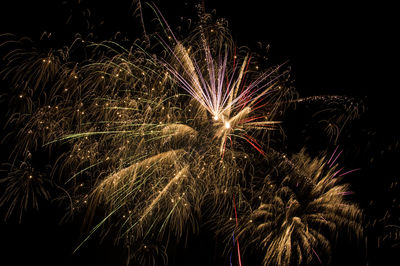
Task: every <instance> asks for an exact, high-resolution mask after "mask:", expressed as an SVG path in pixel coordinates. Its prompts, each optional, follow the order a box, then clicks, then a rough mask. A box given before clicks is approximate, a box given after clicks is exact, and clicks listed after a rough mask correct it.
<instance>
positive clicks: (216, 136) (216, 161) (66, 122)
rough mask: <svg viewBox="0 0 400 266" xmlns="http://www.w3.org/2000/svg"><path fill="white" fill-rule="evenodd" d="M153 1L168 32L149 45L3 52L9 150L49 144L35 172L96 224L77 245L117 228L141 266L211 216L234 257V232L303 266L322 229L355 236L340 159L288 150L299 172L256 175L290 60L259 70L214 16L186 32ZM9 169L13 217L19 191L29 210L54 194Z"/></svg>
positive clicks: (323, 245) (286, 94) (276, 123)
mask: <svg viewBox="0 0 400 266" xmlns="http://www.w3.org/2000/svg"><path fill="white" fill-rule="evenodd" d="M153 9H154V10H155V11H156V14H157V16H158V17H159V18H160V19H159V21H160V25H162V26H163V31H164V32H165V36H162V35H159V34H154V35H146V40H147V41H148V42H150V41H152V42H153V41H155V42H156V43H157V45H155V47H151V48H146V49H145V48H143V47H142V46H140V45H139V44H138V43H134V44H133V45H132V47H130V48H129V49H126V48H124V47H123V46H121V45H119V44H118V43H116V42H113V41H104V42H101V43H94V42H91V41H88V40H84V39H82V38H78V39H75V40H74V41H73V42H72V44H71V45H70V46H68V47H64V48H62V49H52V50H48V51H43V50H40V49H32V48H29V45H28V48H24V49H22V48H18V49H14V50H13V51H11V52H10V53H8V54H7V55H6V57H5V58H6V60H7V62H8V63H7V65H6V67H5V68H4V69H3V71H2V74H3V76H4V77H5V78H8V79H10V80H11V82H12V84H14V86H13V87H14V91H12V93H11V94H12V95H13V96H14V97H13V99H12V101H14V102H15V103H16V104H15V106H16V110H13V111H12V112H11V114H10V117H9V121H8V123H9V128H10V129H11V128H12V129H16V130H15V131H13V132H12V133H11V134H10V135H9V136H8V138H9V139H10V141H11V140H13V141H14V142H15V143H16V145H15V149H14V150H13V151H12V152H11V158H12V159H13V160H14V162H21V165H25V164H26V163H27V159H26V158H25V157H23V156H22V155H23V154H28V153H29V154H31V153H32V154H34V155H35V154H39V155H40V152H44V151H47V152H51V158H53V159H52V160H51V161H52V163H53V166H52V170H51V173H48V175H47V178H46V177H44V176H41V180H46V182H49V183H51V184H52V185H55V186H57V187H60V189H62V191H67V192H68V193H67V194H68V196H67V197H66V198H67V199H68V200H66V202H67V203H68V204H67V205H68V212H69V213H70V214H73V213H74V212H82V211H83V212H86V214H87V215H86V222H87V223H90V222H91V221H93V222H92V227H91V228H92V229H91V230H90V232H89V233H88V234H87V237H86V238H84V239H83V241H81V242H80V244H79V245H78V247H77V249H78V248H79V247H80V246H81V245H83V244H85V242H86V240H88V239H89V238H90V237H91V236H92V234H94V233H97V232H98V231H100V230H102V229H104V228H106V229H104V231H105V232H108V231H110V228H113V229H116V231H118V233H117V237H116V238H117V240H120V241H125V243H126V244H127V245H129V247H130V250H131V253H132V254H137V253H140V254H142V255H143V256H132V257H135V258H136V259H137V260H138V263H141V264H143V263H150V264H151V263H153V264H154V263H156V262H155V261H156V260H154V259H153V258H151V254H153V255H154V254H156V253H157V254H160V257H161V258H160V260H161V261H163V262H164V263H166V261H167V259H166V255H165V247H164V246H166V245H167V243H168V240H169V239H170V238H171V237H173V238H174V239H178V240H179V239H185V238H187V237H188V236H190V235H191V234H193V233H196V232H197V231H198V227H199V223H200V221H201V220H202V219H203V220H204V219H205V217H208V216H210V223H213V221H215V222H214V224H213V225H211V226H210V228H217V227H219V226H221V225H222V227H224V228H229V231H230V232H228V233H226V234H225V235H226V236H227V237H230V236H231V234H232V231H236V234H234V235H236V236H237V237H235V236H234V239H235V240H236V241H234V243H235V246H236V247H237V256H238V260H239V264H240V263H241V262H240V261H241V255H240V246H239V245H240V244H239V240H240V241H242V240H243V243H244V244H245V245H244V247H246V246H248V245H251V244H256V245H258V246H260V247H261V248H262V249H263V250H265V254H266V255H265V260H264V263H265V264H269V263H278V264H287V263H289V262H291V261H293V258H295V257H296V258H298V260H299V262H301V261H302V260H304V261H306V262H309V261H310V260H311V257H312V256H309V254H311V250H312V251H313V252H315V250H314V247H315V248H316V249H317V250H321V249H322V250H325V251H329V249H330V244H329V241H328V239H327V237H326V236H325V235H323V234H322V233H321V232H320V231H319V230H320V227H321V228H322V227H324V226H325V227H326V228H328V229H329V230H331V231H334V230H336V227H341V226H348V227H349V228H350V229H354V230H355V231H357V232H359V231H360V230H361V229H360V228H359V225H358V222H359V217H360V211H359V210H358V209H357V207H356V206H355V205H351V204H349V203H346V202H345V201H344V200H343V193H344V192H345V191H346V190H347V187H346V186H345V185H338V184H337V182H338V180H339V179H338V178H336V177H334V176H333V175H334V174H333V173H334V172H335V171H336V170H335V167H332V168H330V169H329V170H327V171H326V173H324V174H322V173H321V172H323V171H322V170H321V168H322V167H323V165H324V163H323V162H322V160H310V159H304V157H305V155H304V154H301V155H299V157H296V158H294V159H293V160H292V161H291V162H288V160H287V159H286V158H285V159H282V160H281V163H282V164H284V165H286V166H287V165H295V168H296V169H292V172H290V173H288V175H287V177H286V178H284V179H282V180H280V181H279V182H278V183H277V184H276V185H274V186H272V187H271V188H269V189H268V190H263V189H260V188H259V187H258V186H255V183H252V182H253V181H254V180H255V179H254V175H253V174H251V173H250V171H248V170H249V169H251V168H253V167H254V166H255V165H256V163H255V161H258V160H261V161H264V160H267V159H268V158H275V159H276V158H280V157H279V156H277V155H276V154H277V152H268V151H270V150H271V149H270V148H269V141H268V140H269V138H270V137H271V134H272V133H273V132H274V131H276V130H277V129H280V123H281V122H280V121H281V119H282V117H283V116H282V111H284V110H285V108H287V106H288V104H289V103H291V102H293V101H292V96H293V90H292V88H291V87H290V86H289V83H288V72H287V70H286V68H285V65H284V64H283V65H280V66H276V67H271V68H269V69H266V70H264V71H260V70H259V67H258V63H257V58H256V57H255V56H254V55H253V54H252V53H251V52H250V51H248V50H247V49H238V48H237V47H236V45H235V44H234V42H233V41H232V39H231V37H230V35H229V32H228V31H227V29H226V28H225V26H224V24H223V23H221V22H220V21H217V22H213V21H212V20H211V18H210V17H207V18H206V19H202V20H201V22H200V23H199V25H198V27H196V28H195V29H194V30H193V32H192V34H191V35H190V36H189V37H187V38H182V39H180V38H179V37H176V36H175V35H174V33H173V31H172V30H171V29H170V28H169V26H168V25H167V24H166V22H165V20H164V18H163V17H162V15H161V13H160V12H159V11H158V10H157V9H156V8H153ZM8 38H9V37H8ZM25 41H26V40H16V41H14V45H19V46H22V47H23V46H25ZM8 43H10V41H9V42H8ZM160 50H161V51H162V52H159V51H160ZM21 51H24V52H21ZM156 52H158V53H156ZM76 54H78V55H80V56H77V55H76ZM82 55H84V56H83V58H81V57H82ZM76 58H80V60H77V59H76ZM13 138H14V139H13ZM278 154H279V153H278ZM11 169H12V170H11V171H10V174H9V177H8V178H7V179H5V180H4V181H5V182H7V188H6V194H5V196H4V197H3V198H2V199H1V203H2V204H5V203H6V202H8V201H11V202H12V205H11V206H12V207H10V211H9V213H11V212H12V211H13V209H14V206H15V205H16V203H15V202H16V201H15V200H14V199H16V200H17V201H18V200H21V201H23V202H25V203H24V205H22V207H23V208H25V207H26V206H27V204H26V202H27V201H29V199H28V197H27V196H22V195H23V193H25V194H26V195H28V194H29V193H35V191H38V192H39V195H37V196H44V197H45V198H48V197H49V195H48V194H47V193H46V192H45V190H42V188H43V187H42V186H41V184H42V183H43V182H44V181H41V182H39V183H37V184H38V185H39V187H40V188H39V189H36V188H35V189H33V188H32V187H31V184H32V181H31V180H30V179H31V176H33V175H32V174H28V175H27V174H25V173H20V172H18V171H16V170H15V164H14V165H13V166H12V167H11ZM336 173H337V172H336ZM280 175H281V174H280ZM27 176H28V177H27ZM34 176H35V178H36V176H39V175H38V174H35V175H34ZM21 180H22V181H21ZM35 180H36V179H35ZM21 182H22V184H24V185H22V186H21V185H16V184H21ZM268 182H269V181H268V180H264V181H263V182H262V184H263V185H262V186H261V188H262V187H265V184H266V183H268ZM296 182H297V185H293V184H294V183H296ZM61 187H62V188H61ZM27 193H28V194H27ZM32 195H35V194H32ZM261 196H262V197H263V198H264V199H265V201H263V202H262V203H261V204H260V205H259V206H258V207H256V208H255V209H254V211H251V212H249V213H246V212H245V210H251V209H253V207H254V206H255V205H254V204H255V202H256V201H257V199H258V198H259V197H261ZM236 199H238V201H237V202H236ZM33 200H34V199H33ZM308 201H309V202H308ZM35 202H36V201H35V200H34V206H36V203H35ZM304 202H306V203H304ZM239 203H240V204H239ZM304 204H305V205H304ZM99 213H101V215H102V216H101V217H100V216H99ZM232 213H235V219H234V221H235V225H234V228H232V227H230V226H231V223H230V222H229V221H232V219H228V217H231V216H232ZM238 214H239V216H238ZM246 215H249V216H250V220H244V217H246ZM213 217H219V218H221V219H222V220H219V221H216V220H215V219H213ZM211 218H212V219H211ZM225 221H228V222H227V224H225V225H224V223H225ZM276 227H280V228H281V229H276ZM217 231H221V230H219V229H218V230H217ZM222 232H223V230H222ZM292 241H294V242H292ZM157 243H158V244H157ZM240 243H242V242H240ZM160 263H161V262H160Z"/></svg>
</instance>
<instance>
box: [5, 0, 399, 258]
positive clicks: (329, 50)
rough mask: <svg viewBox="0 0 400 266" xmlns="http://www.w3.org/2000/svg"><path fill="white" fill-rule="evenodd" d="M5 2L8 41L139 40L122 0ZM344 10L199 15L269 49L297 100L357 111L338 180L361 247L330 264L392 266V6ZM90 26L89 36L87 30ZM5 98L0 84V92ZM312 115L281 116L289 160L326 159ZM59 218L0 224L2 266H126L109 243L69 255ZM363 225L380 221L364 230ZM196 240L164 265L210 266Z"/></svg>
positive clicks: (262, 7) (45, 210)
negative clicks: (342, 180)
mask: <svg viewBox="0 0 400 266" xmlns="http://www.w3.org/2000/svg"><path fill="white" fill-rule="evenodd" d="M7 2H9V3H7V6H6V5H4V3H2V5H1V6H0V33H5V32H11V33H16V34H17V35H18V36H21V37H22V36H29V37H31V38H32V39H34V40H35V39H36V40H37V39H39V37H40V35H41V34H42V33H43V32H45V31H46V32H48V33H50V32H51V33H52V34H53V37H54V39H55V40H58V42H59V45H63V44H65V43H68V42H69V41H70V40H71V39H72V36H73V35H74V34H75V33H77V32H80V33H82V35H84V36H85V35H87V34H89V33H90V32H93V33H94V34H93V36H95V37H94V38H97V40H102V39H109V38H111V37H112V36H114V34H115V33H116V32H118V31H119V32H121V35H122V36H126V37H128V38H130V39H134V38H135V37H137V36H138V34H140V32H141V31H142V28H141V26H140V23H139V20H138V18H136V17H135V16H134V15H132V13H133V8H132V3H131V1H129V0H124V1H122V0H121V1H104V3H99V2H100V1H85V0H81V1H78V0H69V1H57V0H53V1H50V0H48V1H46V0H45V1H27V0H14V1H7ZM154 2H155V4H156V5H157V6H158V7H159V9H160V10H161V12H162V13H163V14H164V16H165V17H166V19H167V21H168V22H169V24H170V25H171V26H172V28H173V29H175V28H176V27H178V26H181V25H184V24H185V23H186V21H187V20H186V19H188V18H192V19H194V20H195V19H196V11H195V8H194V5H195V3H196V1H181V0H179V1H161V0H160V1H154ZM347 2H350V1H343V2H342V1H315V2H314V1H311V2H310V1H307V3H305V1H297V3H296V4H294V3H291V2H289V1H257V0H247V1H238V2H236V1H228V0H216V1H211V0H208V1H205V8H206V10H207V11H208V12H211V11H212V10H214V9H215V10H216V15H215V17H222V18H226V19H227V20H228V22H229V28H230V30H231V32H232V35H233V38H234V40H235V41H237V42H238V43H239V45H246V46H249V47H250V48H253V47H258V44H257V43H258V42H262V43H263V44H269V45H270V49H269V52H268V54H267V57H268V58H269V60H270V62H271V63H274V64H276V63H280V62H284V61H287V60H288V61H289V65H290V66H291V69H292V74H291V76H292V79H293V81H294V85H295V87H296V89H297V91H298V92H299V94H300V96H309V95H328V94H334V95H346V96H350V97H354V99H355V101H359V102H360V103H362V104H363V106H364V107H365V108H364V109H365V111H364V112H363V113H362V114H361V117H360V119H358V120H356V121H354V122H353V123H352V124H350V125H348V126H346V128H345V130H344V132H343V134H342V135H341V137H340V138H339V140H338V144H339V145H340V147H341V148H342V149H343V150H344V155H343V156H342V159H341V160H342V161H341V163H342V164H343V165H345V166H346V167H347V168H349V169H352V168H361V169H362V170H361V171H359V172H357V173H355V174H353V175H351V177H349V180H346V181H347V182H350V183H351V184H352V189H353V191H355V193H356V194H355V195H353V196H350V200H354V201H356V202H358V203H359V204H360V206H361V207H362V208H363V209H364V213H365V216H366V223H365V224H366V225H365V231H366V235H367V237H368V242H367V244H365V243H363V242H362V243H358V242H357V241H350V240H349V241H348V242H351V243H350V244H348V245H345V246H338V247H336V248H337V250H336V251H335V252H334V256H333V261H332V263H333V264H337V265H339V264H340V265H343V264H346V263H352V264H356V265H367V264H368V265H389V264H391V263H393V265H395V262H394V261H392V259H395V258H397V257H398V256H396V253H397V254H398V252H399V251H400V250H399V246H400V239H398V237H393V236H392V237H388V236H387V237H386V238H385V236H386V234H387V233H386V232H387V231H386V229H385V228H386V227H385V226H386V225H388V224H392V225H397V226H398V225H400V218H399V217H400V216H399V214H398V213H399V201H398V199H397V198H398V192H399V189H398V187H397V182H398V179H399V174H398V172H399V171H398V169H397V166H398V163H399V156H398V152H397V151H398V149H399V147H400V143H399V136H400V135H399V130H398V129H397V128H398V123H399V119H398V114H399V112H398V111H397V110H398V109H397V108H398V98H397V91H398V90H399V86H398V82H397V80H398V72H399V67H398V64H399V61H398V47H399V45H398V44H399V43H398V42H396V40H395V39H396V35H398V27H397V26H396V23H397V24H399V23H398V21H397V20H398V19H397V18H396V17H395V12H394V10H395V9H394V7H393V6H389V5H387V4H385V3H380V4H376V3H375V4H374V3H366V2H367V1H365V2H364V1H360V2H354V1H352V3H351V4H349V3H347ZM88 10H89V11H88ZM144 15H145V16H148V17H147V18H148V19H150V18H151V17H150V16H151V13H146V11H145V14H144ZM70 17H71V19H70V20H68V19H69V18H70ZM181 18H182V19H181ZM67 21H69V22H68V23H67ZM87 21H89V26H87V25H88V24H87ZM91 25H94V26H95V27H94V29H88V28H90V26H91ZM55 43H57V41H55ZM2 85H3V83H2ZM6 90H7V87H4V85H3V87H2V88H1V92H2V93H3V92H4V91H6ZM6 109H7V103H2V107H1V110H2V114H1V119H4V112H5V111H6ZM310 114H312V110H308V109H307V108H306V107H303V109H302V108H301V107H299V109H297V111H296V112H289V115H288V120H287V122H286V123H288V129H289V132H288V133H287V134H288V140H287V146H288V149H289V150H291V151H293V152H296V151H298V150H299V149H300V148H301V147H303V146H307V147H309V149H311V151H312V152H315V153H318V152H320V151H324V150H330V151H331V150H333V148H334V145H333V144H332V143H330V142H329V141H328V140H326V139H324V138H323V137H320V134H319V133H320V132H318V131H317V132H314V133H311V132H309V129H310V127H312V125H309V124H307V121H309V116H310ZM2 124H3V123H2ZM297 128H298V130H297V131H296V129H297ZM2 148H4V146H3V147H2ZM2 159H4V158H2ZM2 213H3V210H2V211H1V214H2ZM387 213H389V216H388V215H387ZM61 215H62V213H61V211H60V210H59V209H58V208H57V206H55V205H54V204H50V203H46V202H44V203H43V204H42V207H41V209H40V210H39V211H34V210H32V211H29V212H27V214H26V215H25V216H24V219H23V221H22V223H21V224H18V223H17V222H16V220H13V219H11V220H9V221H5V222H4V221H1V229H0V242H1V246H2V247H1V249H0V250H1V252H0V265H28V264H29V265H124V252H123V251H121V249H120V248H118V247H114V246H113V245H112V243H111V242H110V243H109V242H108V241H107V240H106V241H105V242H104V243H102V244H100V243H97V242H96V241H91V242H89V244H88V245H86V246H85V247H83V248H82V249H81V251H79V252H78V253H77V254H76V255H71V253H72V250H73V249H74V248H75V247H76V246H77V244H78V243H79V239H80V230H79V228H80V225H79V222H78V220H79V219H77V221H76V222H73V223H67V224H62V225H59V220H60V217H61ZM388 217H389V218H388ZM368 221H370V223H369V224H371V223H372V222H373V221H378V222H377V223H375V225H374V226H370V225H369V224H368ZM203 235H204V237H199V238H197V239H194V240H192V241H191V242H190V243H189V244H190V245H189V247H188V248H186V249H185V250H182V249H180V247H176V250H178V251H174V250H173V251H172V252H175V253H176V254H179V256H178V255H177V256H172V257H170V263H171V264H170V265H212V263H213V261H214V258H215V255H214V254H213V248H214V247H213V241H212V237H210V236H209V235H208V233H206V232H205V233H204V234H203ZM384 238H385V239H386V240H385V241H386V242H385V241H383V240H382V239H384ZM210 239H211V240H210ZM378 239H381V240H380V241H381V242H380V246H379V248H378V244H377V242H378ZM382 241H383V242H382ZM342 242H343V240H342ZM344 242H345V241H344ZM382 243H383V244H382ZM366 247H367V248H366Z"/></svg>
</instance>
